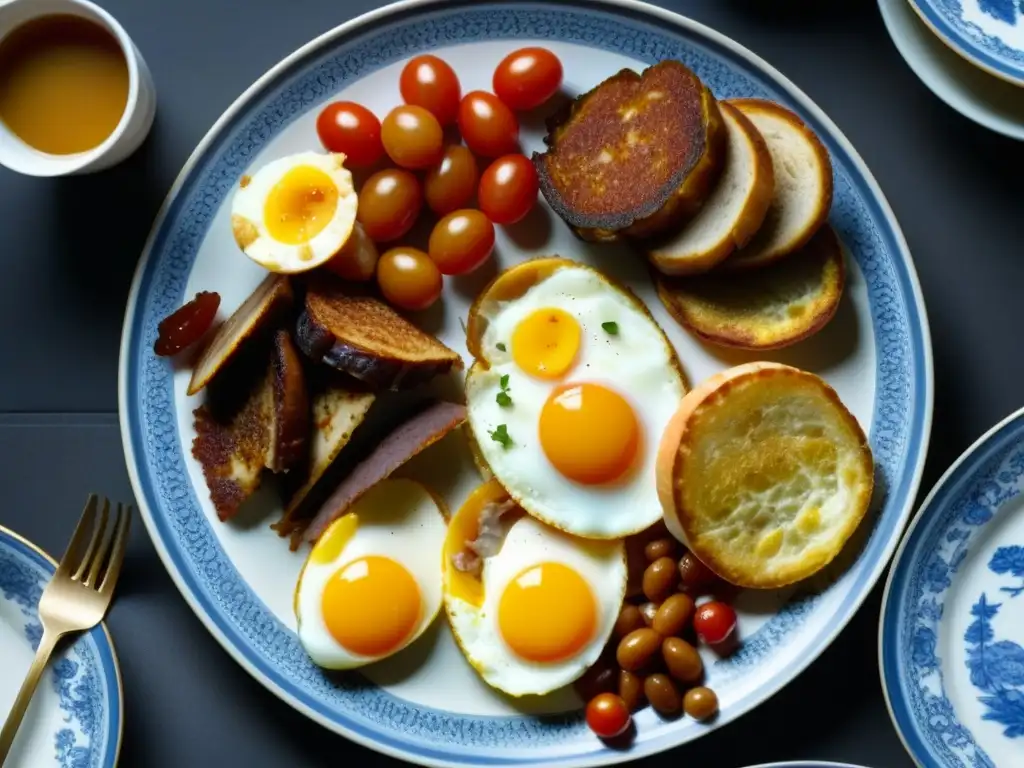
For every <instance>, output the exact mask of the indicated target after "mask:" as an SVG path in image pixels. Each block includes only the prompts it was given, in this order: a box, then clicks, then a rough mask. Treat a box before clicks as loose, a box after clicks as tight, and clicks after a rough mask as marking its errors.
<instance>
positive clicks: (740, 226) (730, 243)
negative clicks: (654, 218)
mask: <svg viewBox="0 0 1024 768" xmlns="http://www.w3.org/2000/svg"><path fill="white" fill-rule="evenodd" d="M718 106H719V109H720V110H721V111H722V114H723V115H727V116H728V117H730V118H731V119H732V120H734V121H735V122H736V124H737V125H738V126H739V127H740V129H741V130H742V131H743V133H744V134H745V136H746V140H747V141H748V142H750V144H751V145H752V146H753V147H754V158H755V168H754V184H753V186H752V187H751V189H750V193H749V194H748V195H747V201H746V203H745V204H744V206H743V211H742V212H741V213H740V215H739V218H737V219H736V223H735V225H734V226H733V227H732V230H731V231H730V232H729V236H728V237H726V238H723V239H722V240H720V241H718V243H716V244H715V245H713V246H711V247H710V248H708V249H707V250H706V251H703V252H702V253H697V254H694V255H693V256H691V257H689V258H686V259H683V260H678V259H675V258H673V256H672V253H671V246H670V244H671V237H669V239H668V240H667V241H666V240H662V241H661V242H660V243H657V244H654V245H653V246H650V247H648V251H647V255H648V257H649V258H650V259H651V261H652V262H653V264H654V266H655V267H656V268H657V269H658V270H659V271H661V272H663V273H664V274H669V275H695V274H699V273H701V272H707V271H709V270H710V269H712V268H714V267H715V266H717V265H718V264H720V263H721V262H722V261H724V260H725V259H726V258H728V257H729V256H730V255H731V254H732V253H733V251H735V250H736V249H738V248H742V247H743V246H745V245H746V244H747V243H749V242H750V240H751V238H753V237H754V235H756V234H757V231H758V229H760V227H761V224H762V223H763V222H764V217H765V214H767V213H768V207H769V206H770V205H771V202H772V194H773V193H774V191H775V173H774V169H773V168H772V155H771V152H769V151H768V144H767V143H766V142H765V140H764V137H763V136H762V135H761V132H760V131H758V130H757V128H756V127H754V124H753V123H752V122H750V119H749V118H748V117H747V116H746V115H744V114H743V113H742V112H740V111H739V110H738V109H737V108H736V107H735V106H733V105H732V104H730V103H729V102H725V101H721V102H719V103H718ZM726 162H727V163H728V162H730V160H729V158H726ZM683 227H684V229H685V227H686V224H684V225H683Z"/></svg>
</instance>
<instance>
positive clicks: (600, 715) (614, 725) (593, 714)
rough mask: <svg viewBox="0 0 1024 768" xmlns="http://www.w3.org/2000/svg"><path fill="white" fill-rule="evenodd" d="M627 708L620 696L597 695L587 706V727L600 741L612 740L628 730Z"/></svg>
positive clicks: (609, 694) (628, 717) (611, 694)
mask: <svg viewBox="0 0 1024 768" xmlns="http://www.w3.org/2000/svg"><path fill="white" fill-rule="evenodd" d="M629 721H630V715H629V707H627V706H626V702H625V701H623V700H622V697H621V696H618V695H616V694H614V693H599V694H598V695H597V696H595V697H594V698H592V699H591V700H590V702H589V703H588V704H587V725H589V726H590V730H592V731H593V732H594V733H596V734H597V735H598V736H600V737H601V738H602V739H614V738H615V737H616V736H621V735H622V734H623V733H625V732H626V729H627V728H629Z"/></svg>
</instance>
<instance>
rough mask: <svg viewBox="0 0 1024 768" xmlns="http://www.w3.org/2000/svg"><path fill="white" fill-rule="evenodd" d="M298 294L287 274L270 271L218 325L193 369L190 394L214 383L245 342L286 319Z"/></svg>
mask: <svg viewBox="0 0 1024 768" xmlns="http://www.w3.org/2000/svg"><path fill="white" fill-rule="evenodd" d="M294 297H295V294H294V292H293V290H292V284H291V282H290V281H289V280H288V278H287V277H285V276H283V275H275V274H268V275H267V276H266V277H265V278H264V279H263V280H262V281H261V282H260V284H259V285H258V286H256V290H254V291H253V292H252V293H251V294H249V296H248V298H246V300H245V301H243V302H242V303H241V305H239V307H238V309H236V310H235V311H234V312H233V313H232V314H231V316H230V317H229V318H228V319H227V320H226V321H224V323H223V325H221V326H220V328H218V329H217V332H216V333H215V334H214V336H213V338H211V339H210V341H209V343H208V344H207V345H206V347H205V348H204V349H203V353H202V355H200V357H199V359H198V360H197V361H196V364H195V367H194V368H193V369H192V378H191V380H190V381H189V384H188V394H190V395H194V394H196V393H197V392H199V391H200V390H201V389H203V387H205V386H206V385H207V384H209V383H210V381H212V380H213V378H214V377H215V376H216V375H217V374H218V373H220V371H221V370H223V368H224V366H225V365H227V363H228V362H229V361H230V360H231V359H232V358H233V357H234V356H235V355H236V354H237V352H238V350H239V349H241V347H242V346H244V345H245V343H246V342H247V341H248V340H250V339H252V338H254V337H256V336H258V335H260V334H261V333H262V332H263V331H264V330H266V328H267V327H269V326H272V325H273V324H274V323H276V322H278V321H279V320H281V319H282V317H283V316H284V314H285V313H286V312H287V311H288V310H289V309H290V308H291V306H292V302H293V300H294Z"/></svg>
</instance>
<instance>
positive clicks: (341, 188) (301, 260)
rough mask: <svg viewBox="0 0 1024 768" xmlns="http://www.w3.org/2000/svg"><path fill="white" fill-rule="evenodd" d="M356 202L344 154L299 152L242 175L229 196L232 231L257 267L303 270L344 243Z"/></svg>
mask: <svg viewBox="0 0 1024 768" xmlns="http://www.w3.org/2000/svg"><path fill="white" fill-rule="evenodd" d="M356 207H357V197H356V191H355V187H354V185H353V183H352V174H351V173H350V172H349V171H348V169H347V168H345V155H343V154H340V153H337V152H335V153H327V154H323V153H319V152H301V153H299V154H295V155H288V156H287V157H282V158H280V159H278V160H274V161H272V162H270V163H267V164H266V165H264V166H263V167H262V168H260V169H259V170H258V171H256V173H254V174H252V176H243V177H242V180H241V182H240V184H239V188H238V191H237V192H235V196H234V198H233V199H232V201H231V230H232V232H233V233H234V235H235V242H237V243H238V247H239V248H241V249H242V251H244V252H245V255H246V256H248V257H249V258H250V259H252V260H253V261H255V262H256V263H257V264H259V265H260V266H262V267H265V268H266V269H269V270H270V271H271V272H285V273H294V272H304V271H306V270H307V269H313V268H314V267H318V266H320V265H322V264H324V263H325V262H327V261H329V260H330V259H331V258H332V257H334V256H335V255H336V254H337V253H338V251H340V250H341V249H342V248H344V247H345V243H346V242H348V239H349V236H350V235H351V234H352V228H353V226H354V225H355V221H356Z"/></svg>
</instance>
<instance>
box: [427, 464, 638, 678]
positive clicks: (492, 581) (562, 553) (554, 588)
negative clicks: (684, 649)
mask: <svg viewBox="0 0 1024 768" xmlns="http://www.w3.org/2000/svg"><path fill="white" fill-rule="evenodd" d="M444 553H445V558H444V604H445V611H446V612H447V614H448V619H449V622H450V624H451V627H452V632H453V634H454V635H455V639H456V642H457V643H458V645H459V647H460V648H461V649H462V652H463V653H464V654H465V656H466V658H467V660H468V661H469V663H470V664H471V665H472V666H473V668H474V669H475V670H476V671H477V672H478V673H479V674H480V676H481V677H482V678H483V679H484V681H485V682H486V683H488V684H489V685H491V686H492V687H494V688H497V689H498V690H501V691H504V692H505V693H507V694H510V695H512V696H524V695H527V694H538V695H539V694H545V693H549V692H550V691H553V690H555V689H556V688H560V687H562V686H565V685H568V684H570V683H572V682H573V681H574V680H576V679H577V678H578V677H580V676H581V675H582V674H583V673H584V672H585V671H586V670H587V669H588V668H589V667H590V666H591V665H592V664H593V663H594V662H595V661H596V660H597V658H598V656H599V655H600V654H601V649H602V648H603V647H604V646H605V644H606V643H607V642H608V638H609V637H610V636H611V633H612V629H613V628H614V626H615V619H616V617H617V616H618V614H619V608H620V606H621V605H622V600H623V597H624V596H625V591H626V578H627V570H626V557H625V547H624V545H623V543H622V541H590V540H585V539H578V538H575V537H573V536H570V535H568V534H566V533H563V532H561V531H559V530H556V529H554V528H551V527H550V526H548V525H545V524H544V523H542V522H540V521H539V520H536V519H534V518H532V517H530V516H529V515H525V514H523V512H522V510H521V509H519V508H518V507H517V506H516V505H515V503H514V502H511V501H510V500H509V497H508V495H507V493H506V492H505V491H504V489H503V488H502V487H501V486H500V485H499V484H498V483H497V482H496V481H494V480H491V481H489V482H487V483H485V484H484V485H482V486H481V487H480V488H478V489H477V490H476V491H475V492H474V493H473V494H472V495H471V496H470V498H469V499H468V500H467V501H466V503H465V504H464V505H463V506H462V508H461V509H460V510H459V512H458V513H457V514H456V515H455V517H454V518H452V521H451V524H450V526H449V528H448V536H447V539H446V540H445V549H444Z"/></svg>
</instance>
